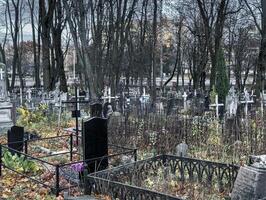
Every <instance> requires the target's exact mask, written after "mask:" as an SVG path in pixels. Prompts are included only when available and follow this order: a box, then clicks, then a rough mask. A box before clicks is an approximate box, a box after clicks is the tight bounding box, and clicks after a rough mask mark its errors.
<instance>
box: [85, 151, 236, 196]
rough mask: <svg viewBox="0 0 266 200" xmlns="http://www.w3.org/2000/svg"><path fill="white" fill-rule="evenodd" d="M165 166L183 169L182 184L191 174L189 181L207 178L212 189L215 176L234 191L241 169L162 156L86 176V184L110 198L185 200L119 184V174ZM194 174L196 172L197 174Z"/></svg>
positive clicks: (181, 173)
mask: <svg viewBox="0 0 266 200" xmlns="http://www.w3.org/2000/svg"><path fill="white" fill-rule="evenodd" d="M166 163H168V164H169V163H171V165H169V166H170V167H171V170H172V169H173V168H174V169H175V170H176V168H178V169H179V170H180V176H181V181H185V173H187V174H188V175H189V178H188V179H189V180H193V178H195V177H196V179H197V181H198V182H201V181H202V180H201V179H204V175H205V176H206V178H207V179H206V182H207V183H208V184H210V186H211V185H212V181H213V179H214V177H213V176H216V178H217V179H218V180H219V181H221V186H222V185H223V182H222V181H223V180H222V179H226V178H229V180H228V184H229V186H230V189H231V190H232V187H233V183H234V181H235V180H236V176H237V173H238V170H239V166H238V165H233V164H225V163H219V162H212V161H207V160H200V159H193V158H188V157H179V156H173V155H165V154H163V155H159V156H155V157H152V158H148V159H145V160H140V161H137V162H134V163H129V164H126V165H123V166H118V167H115V168H112V169H106V170H103V171H99V172H96V173H91V174H89V175H88V176H87V182H88V185H89V188H90V190H91V191H92V192H94V193H101V194H105V195H110V196H112V197H115V198H119V199H140V200H145V199H162V200H164V199H165V200H166V199H167V200H168V199H169V200H174V199H175V200H182V197H177V196H172V195H169V194H166V193H162V192H158V191H155V190H150V189H146V188H144V187H138V186H135V185H131V184H128V183H123V182H119V181H117V179H118V176H119V175H121V174H130V171H131V170H132V169H133V170H137V171H139V173H140V174H141V173H143V171H145V170H147V169H153V170H156V169H157V167H158V166H165V164H166ZM194 173H196V175H195V174H194ZM215 173H217V174H215ZM125 176H126V175H125ZM140 176H141V175H140ZM137 177H138V178H140V177H139V174H137ZM204 180H205V179H204Z"/></svg>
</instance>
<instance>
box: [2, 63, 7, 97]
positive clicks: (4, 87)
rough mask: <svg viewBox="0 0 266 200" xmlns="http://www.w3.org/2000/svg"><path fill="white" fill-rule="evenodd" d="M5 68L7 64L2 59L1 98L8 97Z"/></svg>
mask: <svg viewBox="0 0 266 200" xmlns="http://www.w3.org/2000/svg"><path fill="white" fill-rule="evenodd" d="M5 68H6V65H5V64H4V63H2V62H1V59H0V97H1V99H6V97H7V89H6V78H5Z"/></svg>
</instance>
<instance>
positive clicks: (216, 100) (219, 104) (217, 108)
mask: <svg viewBox="0 0 266 200" xmlns="http://www.w3.org/2000/svg"><path fill="white" fill-rule="evenodd" d="M222 106H224V104H223V103H219V100H218V95H215V104H211V105H210V107H215V108H216V117H217V118H218V119H219V107H222Z"/></svg>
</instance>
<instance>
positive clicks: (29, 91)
mask: <svg viewBox="0 0 266 200" xmlns="http://www.w3.org/2000/svg"><path fill="white" fill-rule="evenodd" d="M27 94H28V95H27V97H28V100H31V90H30V89H29V90H27Z"/></svg>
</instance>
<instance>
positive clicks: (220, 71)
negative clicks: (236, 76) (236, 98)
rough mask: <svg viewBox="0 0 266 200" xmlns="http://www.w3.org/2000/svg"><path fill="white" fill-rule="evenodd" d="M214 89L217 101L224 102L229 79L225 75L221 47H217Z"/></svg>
mask: <svg viewBox="0 0 266 200" xmlns="http://www.w3.org/2000/svg"><path fill="white" fill-rule="evenodd" d="M216 69H217V71H216V91H217V93H218V97H219V102H220V103H225V99H226V96H227V94H228V91H229V87H230V86H229V79H228V77H227V70H226V64H225V59H224V53H223V50H222V49H219V52H218V56H217V61H216Z"/></svg>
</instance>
